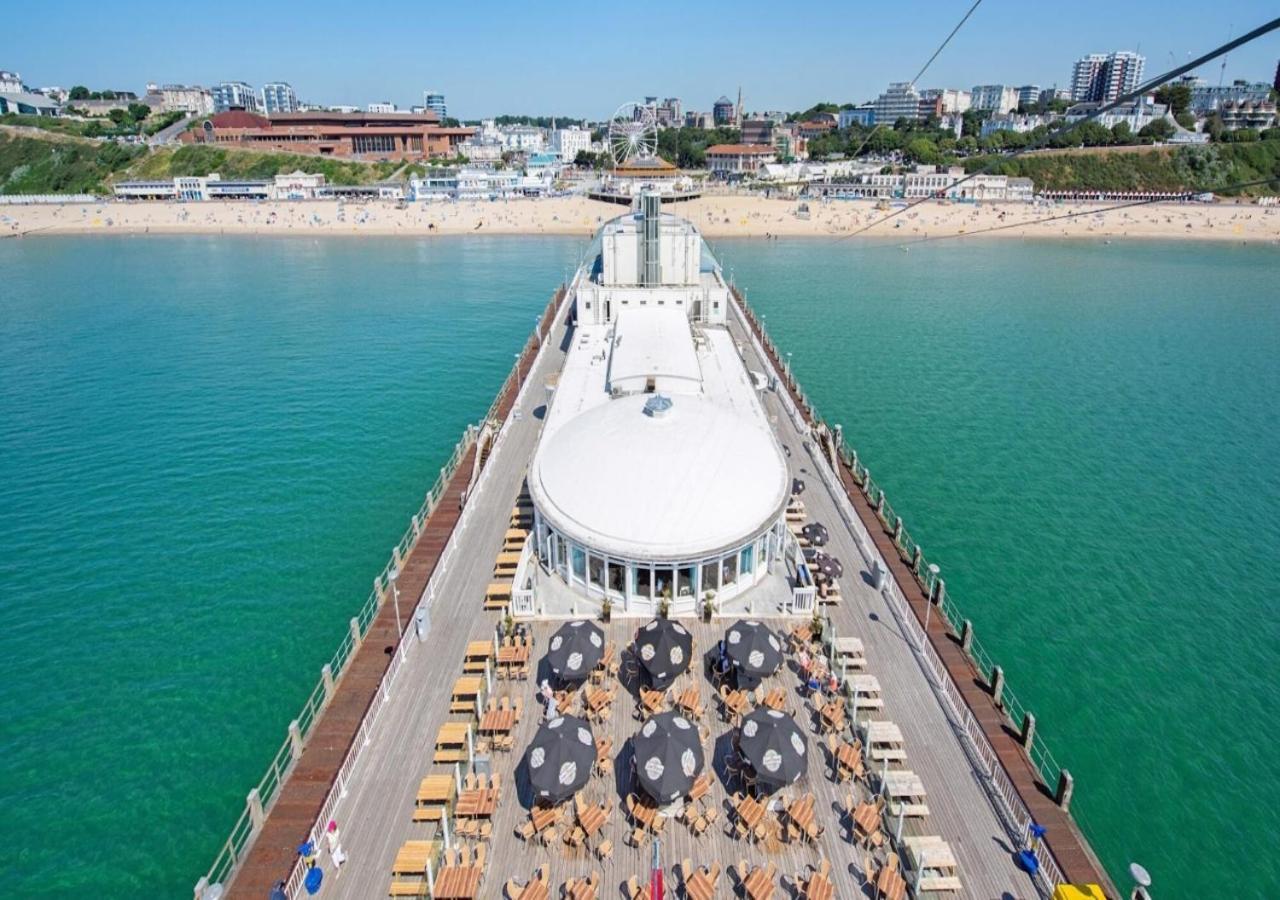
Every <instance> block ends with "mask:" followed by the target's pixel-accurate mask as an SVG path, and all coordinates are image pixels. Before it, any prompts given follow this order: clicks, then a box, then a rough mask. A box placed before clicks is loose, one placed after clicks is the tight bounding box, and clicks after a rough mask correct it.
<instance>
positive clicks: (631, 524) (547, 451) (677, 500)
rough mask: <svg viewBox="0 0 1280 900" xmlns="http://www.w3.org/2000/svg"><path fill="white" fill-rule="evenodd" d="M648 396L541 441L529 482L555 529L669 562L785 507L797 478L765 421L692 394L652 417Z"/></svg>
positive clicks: (597, 412)
mask: <svg viewBox="0 0 1280 900" xmlns="http://www.w3.org/2000/svg"><path fill="white" fill-rule="evenodd" d="M651 396H652V395H645V394H635V395H631V396H627V397H620V398H618V399H615V400H610V401H608V402H606V403H603V404H600V405H599V406H595V407H593V408H591V409H588V410H586V411H585V412H583V413H582V414H580V415H578V416H576V417H574V418H573V419H570V420H569V421H568V422H566V423H565V424H564V425H563V426H561V427H560V428H559V429H557V430H556V431H555V432H554V433H553V434H551V435H550V436H548V437H546V438H544V440H543V441H542V442H541V443H540V445H539V448H538V454H537V457H536V459H535V460H534V464H533V472H532V477H531V478H530V490H531V492H532V494H533V499H534V502H535V503H536V504H537V506H538V508H539V510H540V511H541V513H542V515H543V516H544V517H545V518H546V519H547V521H548V522H549V523H550V524H551V525H552V526H553V527H554V528H556V529H557V530H558V531H560V532H561V533H562V534H565V535H566V536H568V537H570V538H572V539H574V540H576V541H577V542H578V543H580V544H582V545H584V546H586V547H588V548H591V549H596V550H601V551H604V552H606V553H609V554H610V555H614V556H619V557H622V558H625V559H637V560H658V561H667V560H676V559H684V558H696V557H699V556H704V555H712V554H714V553H718V552H721V551H723V550H727V549H732V548H734V547H736V546H739V545H741V544H744V543H746V542H747V541H748V540H750V539H751V538H753V537H754V536H755V535H757V534H759V533H760V532H761V531H763V530H764V529H765V527H767V526H768V525H769V524H770V523H771V522H773V521H774V520H775V519H776V518H777V516H778V515H780V514H781V511H782V508H783V505H784V504H785V503H786V500H787V492H788V490H789V488H790V483H789V481H788V479H787V466H786V460H785V459H784V458H783V456H782V451H781V449H780V448H779V446H778V443H777V441H776V440H775V439H774V437H773V435H772V434H771V433H770V432H769V431H768V428H767V426H765V425H764V424H763V423H757V422H756V421H755V420H754V419H753V418H748V417H744V416H742V415H740V414H738V413H737V412H735V411H734V410H733V409H731V408H729V407H726V406H722V405H720V404H718V403H714V402H712V401H710V400H707V399H705V398H702V397H696V396H686V395H678V396H675V397H674V398H673V405H672V407H671V409H670V410H669V411H668V412H666V413H665V414H664V415H662V416H659V417H656V418H655V417H653V416H649V415H646V414H645V412H644V404H645V401H646V400H648V399H649V398H650V397H651Z"/></svg>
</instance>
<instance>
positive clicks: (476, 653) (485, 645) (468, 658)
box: [462, 641, 493, 672]
mask: <svg viewBox="0 0 1280 900" xmlns="http://www.w3.org/2000/svg"><path fill="white" fill-rule="evenodd" d="M491 659H493V642H492V641H472V642H471V643H469V644H467V652H466V653H465V654H464V655H463V657H462V671H464V672H483V671H484V668H485V664H486V663H487V662H488V661H489V660H491Z"/></svg>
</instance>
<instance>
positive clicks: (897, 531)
mask: <svg viewBox="0 0 1280 900" xmlns="http://www.w3.org/2000/svg"><path fill="white" fill-rule="evenodd" d="M880 496H881V498H883V497H884V494H881V495H880ZM893 542H894V543H895V544H901V543H902V516H896V517H895V518H894V521H893Z"/></svg>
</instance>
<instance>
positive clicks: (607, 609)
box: [600, 597, 613, 622]
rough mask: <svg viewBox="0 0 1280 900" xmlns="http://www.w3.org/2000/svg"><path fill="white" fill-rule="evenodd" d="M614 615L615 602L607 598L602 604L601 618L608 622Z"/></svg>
mask: <svg viewBox="0 0 1280 900" xmlns="http://www.w3.org/2000/svg"><path fill="white" fill-rule="evenodd" d="M612 613H613V601H611V600H610V599H609V598H608V597H605V598H604V600H602V601H601V602H600V618H601V619H603V620H604V621H606V622H608V621H609V616H610V615H611V614H612Z"/></svg>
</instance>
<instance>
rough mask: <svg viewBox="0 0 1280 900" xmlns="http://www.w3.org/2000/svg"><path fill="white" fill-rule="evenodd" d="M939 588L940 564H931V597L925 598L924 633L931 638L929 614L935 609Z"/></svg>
mask: <svg viewBox="0 0 1280 900" xmlns="http://www.w3.org/2000/svg"><path fill="white" fill-rule="evenodd" d="M937 586H938V564H937V563H929V596H927V597H925V598H924V633H925V637H926V638H927V637H928V636H929V612H930V610H932V609H933V591H934V589H935V588H936V587H937Z"/></svg>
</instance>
